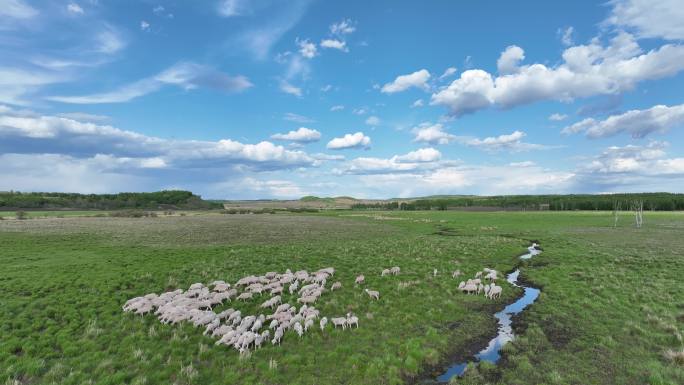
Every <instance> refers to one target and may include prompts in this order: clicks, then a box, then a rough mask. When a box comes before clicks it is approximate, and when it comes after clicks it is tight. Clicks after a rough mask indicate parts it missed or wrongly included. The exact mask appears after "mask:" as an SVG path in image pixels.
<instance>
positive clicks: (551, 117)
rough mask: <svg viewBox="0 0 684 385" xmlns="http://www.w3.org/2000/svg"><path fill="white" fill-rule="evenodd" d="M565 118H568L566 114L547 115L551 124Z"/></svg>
mask: <svg viewBox="0 0 684 385" xmlns="http://www.w3.org/2000/svg"><path fill="white" fill-rule="evenodd" d="M567 118H568V116H567V115H566V114H559V113H553V114H551V115H549V120H551V121H553V122H560V121H562V120H565V119H567Z"/></svg>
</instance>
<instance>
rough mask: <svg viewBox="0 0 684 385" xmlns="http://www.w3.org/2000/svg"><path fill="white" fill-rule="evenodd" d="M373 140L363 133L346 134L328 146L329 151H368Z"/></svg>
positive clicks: (333, 140)
mask: <svg viewBox="0 0 684 385" xmlns="http://www.w3.org/2000/svg"><path fill="white" fill-rule="evenodd" d="M370 144H371V139H370V138H369V137H368V136H366V135H364V134H363V132H357V133H354V134H345V135H344V136H343V137H341V138H334V139H332V140H331V141H330V142H328V145H327V146H326V147H327V148H328V149H329V150H345V149H353V148H356V149H360V148H363V149H367V148H369V147H370Z"/></svg>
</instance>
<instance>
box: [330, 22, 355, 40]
mask: <svg viewBox="0 0 684 385" xmlns="http://www.w3.org/2000/svg"><path fill="white" fill-rule="evenodd" d="M354 31H356V27H355V26H354V22H353V21H352V20H351V19H343V20H342V21H340V22H339V23H333V24H331V25H330V33H332V34H333V35H338V36H339V35H347V34H350V33H352V32H354Z"/></svg>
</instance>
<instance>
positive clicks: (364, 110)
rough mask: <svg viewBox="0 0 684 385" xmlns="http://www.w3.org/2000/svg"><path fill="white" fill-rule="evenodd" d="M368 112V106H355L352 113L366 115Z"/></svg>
mask: <svg viewBox="0 0 684 385" xmlns="http://www.w3.org/2000/svg"><path fill="white" fill-rule="evenodd" d="M368 112H369V111H368V107H359V108H355V109H354V110H353V111H352V113H353V114H354V115H365V114H367V113H368Z"/></svg>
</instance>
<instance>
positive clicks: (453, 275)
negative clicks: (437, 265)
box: [451, 270, 462, 279]
mask: <svg viewBox="0 0 684 385" xmlns="http://www.w3.org/2000/svg"><path fill="white" fill-rule="evenodd" d="M461 274H462V273H461V270H456V271H454V272H453V273H451V278H454V279H456V278H458V277H459V276H460V275H461Z"/></svg>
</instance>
